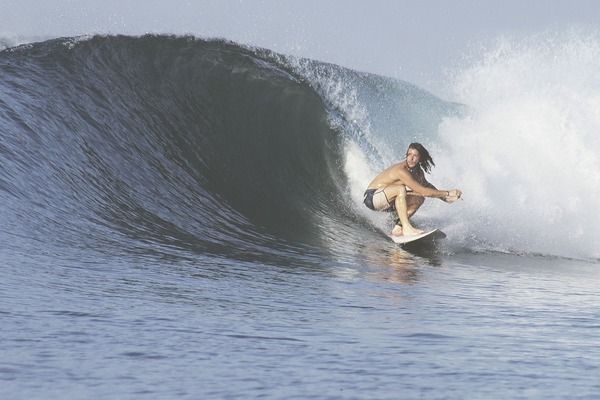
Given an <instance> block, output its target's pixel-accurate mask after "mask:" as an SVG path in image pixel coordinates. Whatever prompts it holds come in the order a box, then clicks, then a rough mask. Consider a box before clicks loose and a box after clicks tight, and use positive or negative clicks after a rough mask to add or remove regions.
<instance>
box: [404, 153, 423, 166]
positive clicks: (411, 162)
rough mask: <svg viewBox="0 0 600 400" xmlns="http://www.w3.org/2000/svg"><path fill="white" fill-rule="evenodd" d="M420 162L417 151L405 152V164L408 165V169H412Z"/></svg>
mask: <svg viewBox="0 0 600 400" xmlns="http://www.w3.org/2000/svg"><path fill="white" fill-rule="evenodd" d="M419 161H421V154H419V151H418V150H417V149H408V151H407V152H406V163H407V164H408V168H414V167H416V166H417V164H419Z"/></svg>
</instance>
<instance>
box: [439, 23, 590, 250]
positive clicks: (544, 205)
mask: <svg viewBox="0 0 600 400" xmlns="http://www.w3.org/2000/svg"><path fill="white" fill-rule="evenodd" d="M599 71H600V36H599V35H597V34H593V33H589V32H588V33H582V32H569V33H563V34H544V35H537V36H535V37H529V38H527V39H520V40H517V39H506V38H504V39H502V40H499V41H498V43H497V45H496V46H495V47H494V48H493V49H491V50H488V51H485V52H484V54H483V55H482V57H481V58H480V59H479V60H478V61H476V62H474V63H473V64H472V65H471V66H469V67H467V68H465V69H463V70H462V71H460V72H458V73H457V74H456V76H455V77H454V78H453V79H452V80H451V81H452V89H453V92H454V96H455V98H454V100H456V101H459V102H462V103H464V104H466V105H467V106H469V107H470V108H471V110H470V112H468V113H467V115H465V116H463V117H454V118H447V119H446V120H445V121H444V122H443V123H442V124H441V125H440V127H439V136H438V139H437V141H436V143H435V146H434V147H435V154H437V158H436V159H435V161H436V164H437V168H436V169H435V176H436V178H437V179H438V181H439V182H440V185H441V186H443V187H454V186H458V187H460V188H461V189H462V190H463V191H464V201H463V202H460V204H459V205H458V207H457V209H456V210H452V212H453V213H456V212H458V213H459V214H458V215H459V217H457V218H456V219H457V220H459V221H460V222H457V223H455V224H452V225H451V226H450V227H448V229H447V230H451V231H452V233H453V234H452V235H450V237H454V238H461V239H460V240H461V241H463V242H465V243H468V244H469V245H474V244H476V245H477V246H482V247H484V248H494V249H497V250H506V251H518V252H527V253H541V254H546V255H557V256H564V257H583V258H600V212H599V208H600V73H599ZM432 212H433V214H436V213H437V214H438V215H441V214H442V213H447V212H448V210H446V209H445V208H443V207H441V206H438V207H435V208H434V210H433V211H432Z"/></svg>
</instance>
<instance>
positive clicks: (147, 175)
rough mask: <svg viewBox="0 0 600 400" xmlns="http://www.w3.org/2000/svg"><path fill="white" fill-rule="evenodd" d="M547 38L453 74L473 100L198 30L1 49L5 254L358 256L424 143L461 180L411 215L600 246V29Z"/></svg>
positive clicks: (530, 242) (383, 224)
mask: <svg viewBox="0 0 600 400" xmlns="http://www.w3.org/2000/svg"><path fill="white" fill-rule="evenodd" d="M539 39H540V38H533V39H531V40H529V41H522V40H521V41H510V40H508V41H504V42H501V43H500V44H499V45H498V46H497V47H496V48H494V49H492V50H488V51H486V52H485V53H484V54H483V55H481V56H477V57H475V58H474V59H475V61H472V62H471V63H470V64H469V65H468V66H466V67H464V68H462V69H461V70H460V71H458V72H457V74H456V75H455V76H454V77H453V79H450V80H449V82H450V84H451V85H452V89H453V92H452V93H453V94H452V95H453V98H455V99H457V100H458V101H460V102H461V103H462V104H465V105H466V106H462V105H459V104H456V103H448V102H444V101H442V100H440V99H438V98H436V97H435V96H432V95H430V94H429V93H427V92H425V91H423V90H421V89H419V88H418V87H415V86H414V85H411V84H409V83H406V82H402V81H398V80H395V79H390V78H385V77H381V76H376V75H372V74H366V73H360V72H356V71H352V70H349V69H346V68H342V67H340V66H336V65H332V64H327V63H322V62H317V61H312V60H306V59H298V58H293V57H287V56H282V55H279V54H276V53H273V52H270V51H268V50H264V49H254V48H247V47H242V46H239V45H237V44H234V43H230V42H224V41H205V40H200V39H196V38H193V37H166V36H144V37H121V36H118V37H92V38H67V39H55V40H50V41H46V42H42V43H36V44H29V45H21V46H19V47H13V48H8V49H5V50H3V51H2V52H0V135H1V136H2V141H1V144H0V162H1V165H2V169H1V170H0V201H2V208H1V213H2V218H3V221H4V224H3V227H2V228H1V229H2V230H1V231H0V232H1V233H0V235H2V239H3V241H4V242H5V243H8V245H7V246H6V247H5V248H4V249H3V250H2V251H3V252H7V251H10V254H11V255H14V254H17V253H19V254H29V253H31V252H42V253H44V254H54V255H56V254H61V255H64V254H65V252H67V250H66V249H70V250H73V251H75V253H73V252H71V253H70V254H71V255H70V257H76V258H77V259H80V258H81V257H86V256H90V257H96V256H97V254H98V253H102V254H104V255H106V254H113V255H114V254H127V255H131V254H139V255H148V254H156V255H157V257H165V256H166V255H172V254H174V253H178V254H179V252H180V251H181V250H183V251H188V252H189V251H192V252H194V253H195V254H200V253H201V254H209V255H211V254H212V255H217V256H219V257H225V258H231V257H233V258H235V259H254V258H253V257H255V256H257V255H260V257H261V260H264V259H265V255H268V256H270V257H273V259H274V260H275V262H281V260H289V259H293V258H294V257H295V256H296V255H300V256H301V257H303V259H306V257H309V256H307V254H308V255H310V254H321V253H322V252H325V253H328V254H329V253H330V252H332V251H333V252H334V253H335V254H336V259H339V257H337V256H342V258H343V257H345V256H348V257H353V254H356V252H357V249H359V248H361V246H363V247H364V246H371V244H372V243H380V246H385V245H386V244H387V243H386V242H385V240H383V242H382V239H383V237H382V236H381V234H380V233H378V232H377V231H378V229H376V228H379V229H387V228H388V226H389V220H387V216H385V215H383V214H382V213H373V212H371V211H369V210H367V209H366V208H365V207H364V206H363V205H362V204H361V200H362V192H363V190H364V188H365V186H366V185H367V184H368V182H369V180H370V179H371V178H372V177H373V176H374V175H375V174H376V173H377V172H378V171H379V170H380V169H381V168H383V167H385V166H386V165H388V164H390V163H392V162H395V161H397V160H399V159H401V158H402V157H403V155H404V151H405V150H406V146H407V144H408V143H410V142H412V141H420V142H423V143H424V144H426V145H427V146H429V147H430V150H431V151H432V154H433V155H434V160H435V161H436V165H437V167H436V168H435V169H434V170H433V173H432V176H431V181H432V182H433V183H434V184H436V185H437V186H439V187H442V188H447V187H450V188H451V187H459V188H461V189H463V191H464V192H465V200H464V201H463V202H459V204H454V205H452V206H451V207H449V206H448V205H446V204H444V203H442V202H436V201H429V202H427V203H426V204H425V206H424V207H423V211H421V212H420V213H419V214H418V215H417V216H416V219H417V223H420V224H423V225H433V226H439V227H441V228H442V229H443V230H444V231H445V232H446V233H447V234H448V239H447V240H446V247H447V248H448V249H449V250H450V251H455V250H458V251H462V250H464V249H466V250H469V251H471V250H475V251H490V250H492V251H502V252H511V253H539V254H544V255H557V256H563V257H576V258H599V257H600V255H599V253H598V252H597V246H596V243H595V238H597V237H599V236H600V232H599V231H598V229H599V228H598V227H599V226H600V221H599V220H598V216H597V214H593V215H590V214H589V213H585V212H582V210H593V209H595V208H596V206H597V199H598V198H599V195H600V181H598V179H600V178H598V175H597V173H596V171H598V167H599V164H600V160H599V158H598V156H597V154H600V144H599V142H598V137H597V135H596V134H595V132H597V131H598V125H599V124H598V115H599V114H598V101H597V100H598V90H597V89H598V87H600V83H599V82H597V74H595V71H597V70H598V67H600V66H599V65H597V64H598V61H597V60H600V57H598V56H599V54H598V53H599V52H598V49H599V48H600V46H597V43H600V41H599V40H596V38H595V37H582V36H581V35H578V34H573V35H571V36H568V37H563V36H561V37H553V38H546V39H545V40H539ZM365 241H367V242H369V244H367V243H366V242H365ZM7 249H8V250H7ZM380 250H381V249H380ZM380 250H376V251H375V253H378V252H380ZM75 254H76V255H75ZM165 254H166V255H165Z"/></svg>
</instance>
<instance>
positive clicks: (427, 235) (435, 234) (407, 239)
mask: <svg viewBox="0 0 600 400" xmlns="http://www.w3.org/2000/svg"><path fill="white" fill-rule="evenodd" d="M387 236H388V237H389V238H390V239H392V240H393V241H394V243H398V244H407V243H412V242H416V241H417V240H421V239H423V240H425V239H434V238H445V237H446V234H445V233H444V232H442V231H440V230H439V229H433V230H430V231H426V232H423V233H420V234H418V235H400V236H396V235H390V234H388V235H387Z"/></svg>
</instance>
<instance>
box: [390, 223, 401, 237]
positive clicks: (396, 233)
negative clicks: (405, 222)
mask: <svg viewBox="0 0 600 400" xmlns="http://www.w3.org/2000/svg"><path fill="white" fill-rule="evenodd" d="M392 236H402V226H401V225H395V226H394V229H392Z"/></svg>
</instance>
